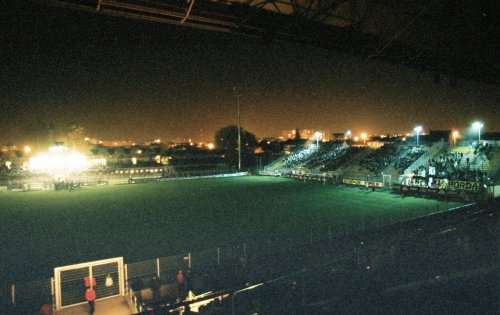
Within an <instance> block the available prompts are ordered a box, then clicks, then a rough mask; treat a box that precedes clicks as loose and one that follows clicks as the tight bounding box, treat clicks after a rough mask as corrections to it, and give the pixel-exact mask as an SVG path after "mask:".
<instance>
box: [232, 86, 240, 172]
mask: <svg viewBox="0 0 500 315" xmlns="http://www.w3.org/2000/svg"><path fill="white" fill-rule="evenodd" d="M233 92H234V97H236V107H237V110H238V171H240V170H241V127H240V96H241V95H240V94H239V93H238V89H237V88H236V87H235V86H234V87H233Z"/></svg>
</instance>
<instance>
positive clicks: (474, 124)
mask: <svg viewBox="0 0 500 315" xmlns="http://www.w3.org/2000/svg"><path fill="white" fill-rule="evenodd" d="M483 127H484V125H483V123H481V122H479V121H475V122H474V123H473V124H472V128H474V129H476V130H477V139H478V141H479V142H481V128H483Z"/></svg>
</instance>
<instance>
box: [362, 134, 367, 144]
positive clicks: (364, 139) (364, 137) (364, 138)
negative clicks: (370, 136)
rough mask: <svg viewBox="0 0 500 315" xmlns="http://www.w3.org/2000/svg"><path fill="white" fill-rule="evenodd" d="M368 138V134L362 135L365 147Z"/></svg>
mask: <svg viewBox="0 0 500 315" xmlns="http://www.w3.org/2000/svg"><path fill="white" fill-rule="evenodd" d="M366 137H367V135H366V132H363V133H362V134H361V139H363V144H364V145H366Z"/></svg>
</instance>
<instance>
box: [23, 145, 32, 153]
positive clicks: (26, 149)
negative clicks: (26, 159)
mask: <svg viewBox="0 0 500 315" xmlns="http://www.w3.org/2000/svg"><path fill="white" fill-rule="evenodd" d="M30 152H31V147H30V146H29V145H27V146H24V153H26V154H28V153H30Z"/></svg>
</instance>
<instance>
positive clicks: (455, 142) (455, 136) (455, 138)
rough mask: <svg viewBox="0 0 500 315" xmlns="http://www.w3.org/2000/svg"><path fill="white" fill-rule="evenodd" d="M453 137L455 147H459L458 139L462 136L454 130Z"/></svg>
mask: <svg viewBox="0 0 500 315" xmlns="http://www.w3.org/2000/svg"><path fill="white" fill-rule="evenodd" d="M452 135H453V146H454V147H456V146H457V138H458V137H459V136H460V134H459V133H458V130H454V131H453V133H452Z"/></svg>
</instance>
